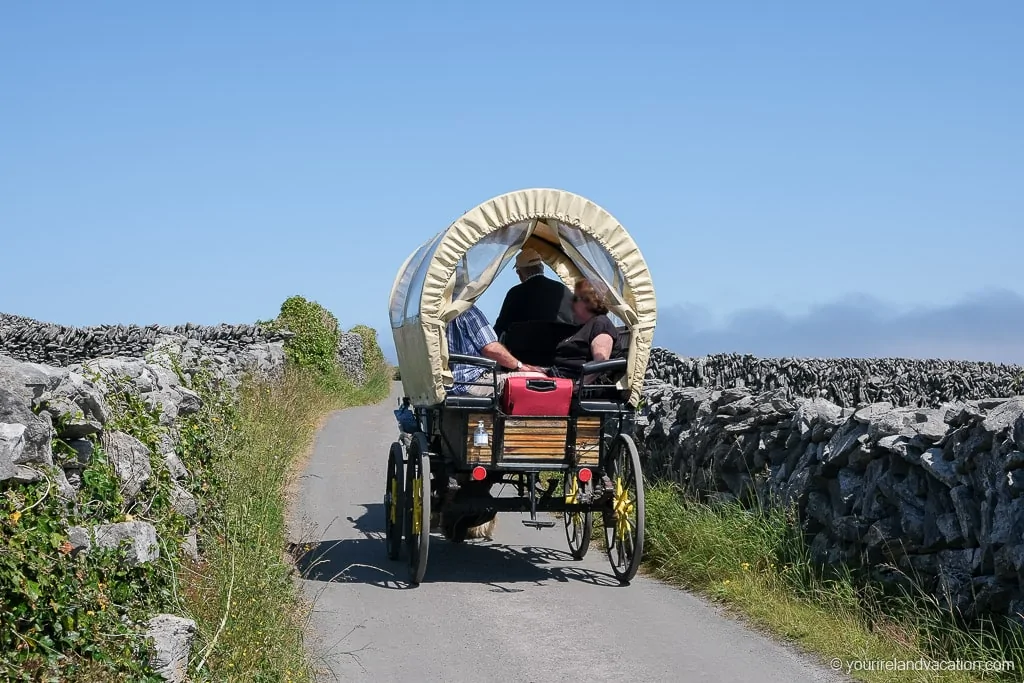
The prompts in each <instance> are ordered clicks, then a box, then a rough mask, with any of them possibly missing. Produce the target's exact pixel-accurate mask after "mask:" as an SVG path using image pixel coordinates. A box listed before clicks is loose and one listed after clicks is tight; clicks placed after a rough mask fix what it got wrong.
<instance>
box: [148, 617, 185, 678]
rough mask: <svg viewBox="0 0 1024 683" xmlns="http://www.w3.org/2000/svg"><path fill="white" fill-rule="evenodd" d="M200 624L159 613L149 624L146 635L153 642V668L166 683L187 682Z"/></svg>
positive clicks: (151, 663) (151, 661)
mask: <svg viewBox="0 0 1024 683" xmlns="http://www.w3.org/2000/svg"><path fill="white" fill-rule="evenodd" d="M195 634H196V622H194V621H192V620H191V619H185V618H183V617H178V616H174V615H173V614H158V615H156V616H155V617H153V618H151V619H150V620H149V621H148V622H146V636H147V637H148V638H150V639H152V641H153V655H152V657H151V659H150V665H151V666H152V667H153V670H154V671H156V673H157V674H159V675H160V677H161V678H163V679H164V680H165V681H171V682H172V683H184V682H185V681H186V680H187V674H188V658H189V653H190V652H191V650H192V640H193V638H195Z"/></svg>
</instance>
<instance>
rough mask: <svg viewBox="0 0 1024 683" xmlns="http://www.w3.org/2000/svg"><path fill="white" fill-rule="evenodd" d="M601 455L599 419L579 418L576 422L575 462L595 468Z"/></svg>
mask: <svg viewBox="0 0 1024 683" xmlns="http://www.w3.org/2000/svg"><path fill="white" fill-rule="evenodd" d="M600 454H601V418H599V417H581V418H579V419H578V420H577V421H576V460H577V462H578V463H579V464H580V465H590V466H597V465H598V464H599V463H598V459H599V458H600Z"/></svg>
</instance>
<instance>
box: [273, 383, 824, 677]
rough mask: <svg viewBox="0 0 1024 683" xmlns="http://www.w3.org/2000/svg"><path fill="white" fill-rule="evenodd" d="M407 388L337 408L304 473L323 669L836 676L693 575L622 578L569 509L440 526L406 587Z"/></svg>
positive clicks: (301, 487)
mask: <svg viewBox="0 0 1024 683" xmlns="http://www.w3.org/2000/svg"><path fill="white" fill-rule="evenodd" d="M400 395H401V385H400V384H398V383H396V384H395V385H394V387H393V391H392V396H391V397H390V399H389V400H388V401H386V402H384V403H381V404H377V405H374V406H368V407H358V408H352V409H349V410H345V411H341V412H339V413H336V414H335V415H333V416H332V417H331V418H330V419H329V420H328V421H327V422H326V424H325V426H324V427H323V429H322V430H321V431H320V433H319V435H318V437H317V440H316V443H315V446H314V450H313V453H312V455H311V458H310V460H309V462H308V463H307V465H306V468H305V470H304V472H303V474H302V476H301V479H300V480H299V482H298V486H297V494H296V496H295V500H294V501H293V504H292V510H291V520H290V523H291V534H292V539H291V540H292V542H294V543H304V544H312V550H311V551H310V552H308V553H307V554H306V556H305V558H306V559H305V560H304V561H302V562H300V567H301V568H302V570H301V571H302V574H303V575H304V578H303V579H300V581H301V584H302V588H303V591H304V593H305V595H306V596H307V597H308V598H309V599H310V600H314V601H315V602H314V605H313V613H312V615H311V623H310V624H309V629H308V631H309V636H308V639H307V642H308V646H309V647H310V649H311V651H312V653H313V654H314V657H316V658H317V660H318V661H317V665H318V667H319V668H320V669H322V673H321V675H320V678H319V679H318V680H323V681H336V680H337V681H389V682H390V681H416V682H417V683H418V682H420V681H460V682H461V681H467V682H472V683H477V682H481V681H502V682H503V683H519V682H524V683H541V682H546V681H559V682H560V683H561V682H563V681H572V680H581V681H582V680H586V681H645V682H653V681H673V682H676V681H729V682H733V681H735V682H740V681H758V682H760V683H770V682H778V683H796V682H800V681H836V680H842V679H840V678H838V677H836V675H835V674H833V673H832V672H831V671H829V670H828V669H827V667H824V666H821V665H818V664H815V663H813V662H812V661H810V659H809V658H807V657H805V656H802V655H800V654H798V653H796V652H794V651H793V650H792V649H790V648H788V647H786V646H785V645H781V644H779V643H776V642H773V641H772V640H770V639H768V638H766V637H765V636H763V635H761V634H759V633H757V632H755V631H753V630H751V629H750V628H748V627H745V626H743V625H742V624H740V623H738V622H737V621H735V620H733V619H730V618H728V617H726V616H723V615H722V614H721V613H720V612H719V611H718V610H717V609H716V608H715V607H714V606H712V605H710V604H709V603H707V602H705V601H704V600H702V599H700V598H697V597H695V596H693V595H691V594H689V593H687V592H685V591H681V590H678V589H676V588H672V587H670V586H667V585H664V584H660V583H658V582H656V581H654V580H651V579H648V578H645V577H643V576H642V575H641V576H637V578H635V579H634V580H633V582H632V583H631V584H630V585H629V586H625V587H620V586H619V584H618V582H617V581H616V580H615V578H614V576H613V575H612V573H611V568H610V566H609V565H608V559H607V556H606V555H605V554H604V553H602V552H601V551H600V550H599V549H597V548H591V550H590V552H589V553H588V555H587V557H586V558H585V559H584V560H583V561H582V562H576V561H573V560H572V558H571V557H570V556H569V554H568V552H567V545H566V540H565V532H564V527H563V525H562V524H561V522H559V523H558V524H557V525H556V526H554V527H552V528H548V529H541V530H536V529H531V528H528V527H525V526H523V525H522V524H521V523H520V519H524V518H528V517H529V515H528V514H527V515H520V514H518V513H501V514H499V515H498V521H497V526H496V529H495V533H494V541H493V542H489V541H467V542H465V543H463V544H459V545H456V544H452V543H449V542H447V541H445V540H444V539H443V538H441V537H440V536H438V535H434V536H432V538H431V543H430V551H429V564H428V566H427V573H426V577H425V578H424V580H423V583H422V584H421V585H420V586H418V587H410V586H409V585H408V584H407V582H406V577H407V572H406V566H407V565H406V564H405V563H404V562H403V561H390V560H388V559H387V555H386V553H385V548H384V541H383V529H384V512H383V502H382V497H383V491H384V482H385V471H386V466H387V455H388V448H389V446H390V444H391V442H392V441H393V440H394V439H395V438H396V436H397V434H398V430H397V425H396V422H395V418H394V415H393V414H392V412H391V411H392V410H393V409H394V408H395V407H397V406H396V404H397V400H398V397H399V396H400ZM597 533H600V531H599V529H595V534H597ZM313 557H315V558H316V560H317V561H316V562H315V563H314V564H312V565H311V566H310V563H309V559H310V558H313ZM403 560H404V555H403Z"/></svg>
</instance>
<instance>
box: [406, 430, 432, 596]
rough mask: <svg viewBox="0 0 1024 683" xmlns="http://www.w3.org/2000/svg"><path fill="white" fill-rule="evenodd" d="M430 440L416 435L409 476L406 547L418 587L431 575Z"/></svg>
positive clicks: (411, 573)
mask: <svg viewBox="0 0 1024 683" xmlns="http://www.w3.org/2000/svg"><path fill="white" fill-rule="evenodd" d="M428 450H429V445H428V444H427V437H426V435H424V434H423V433H422V432H420V433H417V434H415V435H413V440H412V445H411V446H410V448H409V463H408V465H407V466H406V470H405V471H406V476H405V543H406V546H408V548H409V581H410V582H411V583H412V584H413V585H418V584H419V583H420V581H422V580H423V574H424V573H426V571H427V551H428V550H429V549H430V454H429V453H428Z"/></svg>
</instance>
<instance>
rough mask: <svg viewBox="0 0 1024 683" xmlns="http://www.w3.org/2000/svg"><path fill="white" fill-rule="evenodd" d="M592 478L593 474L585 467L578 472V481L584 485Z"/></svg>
mask: <svg viewBox="0 0 1024 683" xmlns="http://www.w3.org/2000/svg"><path fill="white" fill-rule="evenodd" d="M593 476H594V475H593V473H592V472H591V471H590V470H588V469H587V468H586V467H584V468H583V469H581V470H580V474H579V477H580V481H582V482H583V483H584V484H586V483H587V482H588V481H590V479H591V477H593Z"/></svg>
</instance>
